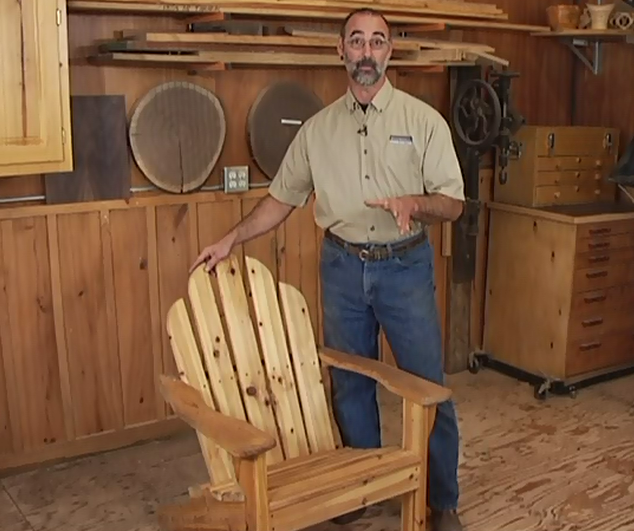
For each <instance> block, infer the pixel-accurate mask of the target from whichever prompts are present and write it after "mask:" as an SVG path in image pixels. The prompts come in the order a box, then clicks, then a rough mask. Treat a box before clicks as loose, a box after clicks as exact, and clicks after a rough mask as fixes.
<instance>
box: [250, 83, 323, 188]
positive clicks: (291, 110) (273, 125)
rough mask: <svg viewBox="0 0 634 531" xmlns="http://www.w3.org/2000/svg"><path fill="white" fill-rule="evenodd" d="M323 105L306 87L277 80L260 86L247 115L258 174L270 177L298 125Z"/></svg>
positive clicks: (273, 174) (252, 152)
mask: <svg viewBox="0 0 634 531" xmlns="http://www.w3.org/2000/svg"><path fill="white" fill-rule="evenodd" d="M323 107H324V104H323V102H322V101H321V99H319V98H318V97H317V95H316V94H315V93H314V92H312V91H311V90H310V89H309V88H307V87H305V86H303V85H302V84H300V83H296V82H294V81H280V82H277V83H273V84H271V85H269V86H268V87H266V88H264V89H263V90H262V91H261V92H260V93H259V94H258V97H257V98H256V100H255V101H254V102H253V105H252V106H251V109H250V110H249V115H248V117H247V134H248V140H249V148H250V151H251V155H252V157H253V159H254V160H255V163H256V164H257V165H258V167H259V168H260V170H261V171H262V173H263V174H264V175H265V176H266V177H267V178H268V179H269V180H272V179H273V178H274V177H275V174H276V173H277V170H278V169H279V167H280V165H281V164H282V160H283V159H284V155H286V151H287V150H288V147H289V146H290V144H291V142H292V141H293V139H294V138H295V135H297V132H298V131H299V128H300V127H301V126H302V124H303V123H304V122H305V121H306V120H308V119H309V118H310V117H311V116H313V115H314V114H316V113H317V112H319V111H320V110H321V109H322V108H323Z"/></svg>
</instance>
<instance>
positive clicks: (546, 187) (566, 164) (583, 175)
mask: <svg viewBox="0 0 634 531" xmlns="http://www.w3.org/2000/svg"><path fill="white" fill-rule="evenodd" d="M513 141H514V142H515V147H516V149H515V153H514V155H513V156H512V157H511V159H510V160H509V164H508V167H507V175H508V180H507V182H506V183H505V184H500V182H499V179H496V180H495V185H494V186H495V187H494V191H493V196H494V199H495V201H497V202H500V203H511V204H515V205H523V206H534V207H540V206H548V205H564V204H577V203H589V202H605V201H610V200H614V198H615V194H616V186H615V185H614V183H611V182H609V181H608V180H607V176H608V174H609V173H610V171H611V170H612V168H613V167H614V165H615V164H616V162H617V160H618V151H619V144H618V142H619V132H618V130H617V129H610V128H605V127H576V126H569V127H564V126H562V127H545V126H526V127H523V128H522V129H520V131H519V132H518V133H517V135H516V136H515V137H514V138H513Z"/></svg>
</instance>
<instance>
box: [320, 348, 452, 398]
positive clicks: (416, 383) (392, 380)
mask: <svg viewBox="0 0 634 531" xmlns="http://www.w3.org/2000/svg"><path fill="white" fill-rule="evenodd" d="M319 357H320V358H321V360H322V361H323V362H324V363H326V364H327V365H332V366H333V367H337V368H339V369H345V370H348V371H353V372H356V373H359V374H363V375H364V376H368V377H369V378H372V379H373V380H376V381H377V382H379V383H380V384H381V385H383V386H384V387H385V388H386V389H387V390H389V391H391V392H393V393H395V394H397V395H399V396H400V397H401V398H405V399H407V400H411V401H412V402H414V403H416V404H420V405H421V406H432V405H434V404H439V403H440V402H445V401H446V400H449V398H451V390H450V389H448V388H446V387H443V386H442V385H438V384H435V383H434V382H430V381H429V380H425V379H424V378H421V377H420V376H416V375H415V374H411V373H409V372H406V371H403V370H401V369H398V368H396V367H392V366H391V365H388V364H387V363H383V362H381V361H377V360H372V359H368V358H364V357H362V356H356V355H353V354H346V353H344V352H339V351H338V350H333V349H330V348H326V347H321V348H319Z"/></svg>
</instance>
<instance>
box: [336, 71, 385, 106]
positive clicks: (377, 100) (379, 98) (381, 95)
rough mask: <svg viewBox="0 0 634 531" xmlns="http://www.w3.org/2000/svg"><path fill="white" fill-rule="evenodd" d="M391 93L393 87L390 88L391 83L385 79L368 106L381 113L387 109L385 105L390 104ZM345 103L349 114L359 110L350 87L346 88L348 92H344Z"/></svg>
mask: <svg viewBox="0 0 634 531" xmlns="http://www.w3.org/2000/svg"><path fill="white" fill-rule="evenodd" d="M393 91H394V87H393V86H392V83H390V80H389V79H388V78H387V77H386V78H385V83H383V86H382V87H381V89H380V90H379V91H378V92H377V93H376V95H375V96H374V98H372V101H371V102H370V105H372V107H374V108H375V109H376V110H377V111H379V112H383V111H384V110H385V108H386V107H387V104H388V103H389V102H390V99H391V97H392V92H393ZM345 101H346V107H347V108H348V110H349V111H350V112H351V113H352V112H354V111H356V110H357V109H359V108H360V106H359V102H358V101H357V99H356V98H355V97H354V94H352V90H350V87H348V90H347V91H346V100H345Z"/></svg>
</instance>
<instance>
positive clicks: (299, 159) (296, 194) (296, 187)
mask: <svg viewBox="0 0 634 531" xmlns="http://www.w3.org/2000/svg"><path fill="white" fill-rule="evenodd" d="M312 192H313V175H312V171H311V169H310V163H309V160H308V149H307V143H306V131H305V128H304V127H301V128H300V130H299V131H298V132H297V134H296V135H295V138H293V141H292V142H291V143H290V145H289V146H288V149H287V150H286V154H285V155H284V158H283V159H282V163H281V164H280V168H279V170H278V171H277V174H276V175H275V177H274V178H273V180H272V181H271V184H270V186H269V194H271V195H272V196H273V197H274V198H275V199H277V200H278V201H280V202H281V203H285V204H287V205H292V206H296V207H299V206H304V205H305V204H306V202H307V201H308V198H309V197H310V194H311V193H312Z"/></svg>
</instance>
